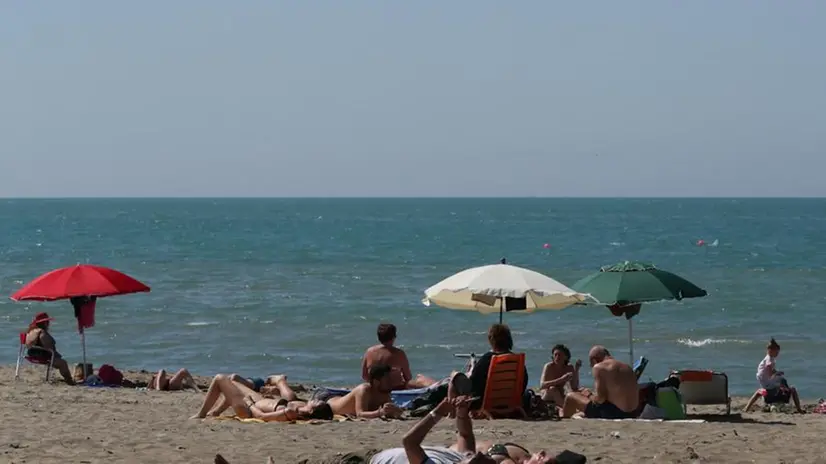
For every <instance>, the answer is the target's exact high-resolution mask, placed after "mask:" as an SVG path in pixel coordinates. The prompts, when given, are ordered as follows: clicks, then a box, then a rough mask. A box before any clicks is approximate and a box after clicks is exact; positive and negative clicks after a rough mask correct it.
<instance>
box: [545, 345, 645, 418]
mask: <svg viewBox="0 0 826 464" xmlns="http://www.w3.org/2000/svg"><path fill="white" fill-rule="evenodd" d="M588 358H589V360H590V362H591V367H592V368H593V369H592V372H593V376H594V392H595V393H594V394H593V395H588V393H583V392H571V393H568V395H567V396H565V402H564V403H563V406H562V411H560V415H561V417H566V418H567V417H571V416H573V415H574V414H575V413H577V412H582V413H584V415H585V417H587V418H593V419H627V418H631V417H635V416H636V411H637V407H638V406H639V401H640V393H639V386H638V385H637V376H636V375H635V374H634V370H633V369H631V366H629V365H628V364H625V363H623V362H620V361H617V360H616V359H614V358H612V357H611V353H609V352H608V350H607V349H605V347H604V346H600V345H597V346H594V347H593V348H591V351H590V352H589V353H588Z"/></svg>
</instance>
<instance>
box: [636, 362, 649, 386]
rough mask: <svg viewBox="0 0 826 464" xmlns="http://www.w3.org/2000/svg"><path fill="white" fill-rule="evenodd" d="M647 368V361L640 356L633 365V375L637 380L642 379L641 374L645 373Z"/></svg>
mask: <svg viewBox="0 0 826 464" xmlns="http://www.w3.org/2000/svg"><path fill="white" fill-rule="evenodd" d="M646 366H648V359H646V358H645V356H641V357H640V359H638V360H637V362H635V363H634V375H636V376H637V380H639V379H640V377H642V373H643V372H645V368H646Z"/></svg>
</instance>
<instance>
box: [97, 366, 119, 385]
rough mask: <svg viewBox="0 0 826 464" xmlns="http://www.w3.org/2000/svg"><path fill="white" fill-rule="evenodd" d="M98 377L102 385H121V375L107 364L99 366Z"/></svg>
mask: <svg viewBox="0 0 826 464" xmlns="http://www.w3.org/2000/svg"><path fill="white" fill-rule="evenodd" d="M98 377H100V380H101V381H102V382H103V384H104V385H121V384H122V383H123V373H121V371H119V370H117V369H115V368H114V367H112V366H110V365H109V364H104V365H102V366H100V369H98Z"/></svg>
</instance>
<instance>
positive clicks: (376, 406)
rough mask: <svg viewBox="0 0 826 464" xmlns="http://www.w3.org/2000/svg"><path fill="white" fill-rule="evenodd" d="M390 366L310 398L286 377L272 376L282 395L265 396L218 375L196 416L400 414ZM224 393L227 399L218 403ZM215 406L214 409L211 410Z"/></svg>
mask: <svg viewBox="0 0 826 464" xmlns="http://www.w3.org/2000/svg"><path fill="white" fill-rule="evenodd" d="M389 373H390V367H388V366H382V365H376V366H373V367H372V368H371V369H370V382H369V383H364V384H361V385H359V386H358V387H356V388H354V389H353V390H352V391H351V392H349V393H347V394H346V395H343V396H336V395H334V394H331V393H330V392H329V391H326V390H319V391H317V392H316V394H315V395H314V397H313V399H311V400H310V401H306V402H305V401H300V400H298V398H297V396H296V395H295V392H293V391H292V389H290V387H289V385H287V377H286V376H275V377H271V381H272V383H274V384H275V387H277V388H278V390H279V393H280V396H281V398H280V399H271V398H264V397H263V396H261V395H260V394H259V393H257V392H255V391H253V390H252V389H250V388H248V387H247V386H246V385H243V384H241V383H236V382H233V381H232V380H230V378H229V377H228V376H226V375H223V374H218V375H216V376H215V378H214V379H213V380H212V384H210V386H209V390H208V391H207V395H206V398H205V399H204V403H203V405H202V406H201V409H200V411H198V414H196V415H195V416H193V419H203V418H205V417H207V416H214V415H219V414H221V412H223V410H224V409H226V408H228V407H232V409H233V410H234V411H235V414H236V415H238V416H239V417H241V418H256V419H261V420H264V421H266V422H271V421H274V422H291V421H294V420H299V419H326V420H330V419H332V418H333V416H334V415H353V416H357V417H362V418H366V419H373V418H385V417H392V418H397V417H399V416H401V413H402V410H401V408H399V407H398V406H396V405H394V404H393V403H391V402H390V388H389V386H390V376H389V375H388V374H389ZM221 395H223V396H224V402H223V403H221V404H219V405H217V406H216V404H218V400H219V399H220V397H221ZM212 408H214V409H212Z"/></svg>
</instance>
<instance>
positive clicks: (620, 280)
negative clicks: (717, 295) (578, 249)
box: [573, 261, 708, 306]
mask: <svg viewBox="0 0 826 464" xmlns="http://www.w3.org/2000/svg"><path fill="white" fill-rule="evenodd" d="M573 288H574V289H575V290H577V291H580V292H584V293H589V294H591V296H593V297H594V298H595V299H596V300H597V301H599V302H600V303H602V304H605V305H614V304H619V305H622V306H624V305H630V304H633V303H645V302H651V301H662V300H682V299H683V298H699V297H703V296H706V295H707V294H708V293H707V292H706V291H705V290H703V289H702V288H700V287H698V286H696V285H694V284H693V283H691V282H689V281H687V280H685V279H683V278H682V277H680V276H678V275H676V274H672V273H670V272H668V271H663V270H662V269H657V267H656V266H654V265H653V264H649V263H642V262H632V261H625V262H622V263H618V264H614V265H613V266H604V267H602V268H601V269H600V270H599V272H596V273H594V274H591V275H589V276H587V277H585V278H584V279H582V280H580V281H579V282H577V283H575V284H574V285H573Z"/></svg>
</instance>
